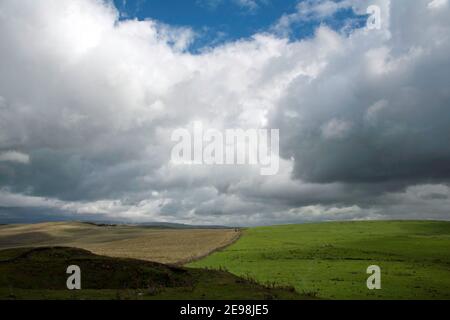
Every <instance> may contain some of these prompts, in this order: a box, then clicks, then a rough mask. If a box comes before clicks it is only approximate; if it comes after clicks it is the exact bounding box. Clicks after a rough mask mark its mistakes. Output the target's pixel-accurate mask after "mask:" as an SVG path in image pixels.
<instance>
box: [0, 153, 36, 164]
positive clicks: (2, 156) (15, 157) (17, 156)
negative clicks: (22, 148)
mask: <svg viewBox="0 0 450 320" xmlns="http://www.w3.org/2000/svg"><path fill="white" fill-rule="evenodd" d="M2 161H4V162H16V163H22V164H29V163H30V156H29V155H27V154H25V153H21V152H17V151H5V152H0V162H2Z"/></svg>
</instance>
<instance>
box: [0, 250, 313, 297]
mask: <svg viewBox="0 0 450 320" xmlns="http://www.w3.org/2000/svg"><path fill="white" fill-rule="evenodd" d="M73 264H75V265H78V266H80V268H81V285H82V290H80V291H69V290H67V289H66V279H67V277H68V275H67V274H66V272H65V271H66V268H67V266H69V265H73ZM301 298H304V297H302V296H300V295H299V294H297V293H296V292H295V291H294V290H291V289H288V288H286V289H283V288H267V287H263V286H261V285H258V284H256V283H254V282H252V281H247V280H244V279H242V278H238V277H236V276H234V275H232V274H230V273H228V272H225V271H215V270H199V269H190V268H179V267H173V266H167V265H163V264H159V263H154V262H148V261H141V260H135V259H120V258H111V257H105V256H98V255H94V254H92V253H90V252H88V251H85V250H81V249H75V248H34V249H27V248H23V249H10V250H3V251H0V299H301Z"/></svg>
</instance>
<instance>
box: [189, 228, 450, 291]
mask: <svg viewBox="0 0 450 320" xmlns="http://www.w3.org/2000/svg"><path fill="white" fill-rule="evenodd" d="M369 265H378V266H380V267H381V272H382V275H381V277H382V278H381V282H382V289H381V290H373V291H371V290H368V289H367V287H366V280H367V277H368V275H367V274H366V269H367V267H368V266H369ZM189 266H190V267H209V268H226V269H227V270H229V271H230V272H232V273H233V274H236V275H239V276H250V277H252V278H254V279H256V280H257V281H259V282H261V283H273V282H274V283H277V284H281V285H291V286H294V287H295V288H296V290H297V291H298V292H303V293H304V294H305V295H313V296H318V297H321V298H329V299H450V223H449V222H433V221H428V222H427V221H389V222H383V221H377V222H335V223H321V224H303V225H286V226H272V227H258V228H250V229H247V230H245V231H244V232H243V235H242V237H241V238H240V240H239V241H237V242H236V243H234V244H233V245H231V246H229V247H227V248H226V249H225V250H222V251H220V252H216V253H214V254H212V255H210V256H208V257H206V258H204V259H202V260H200V261H196V262H193V263H191V264H189Z"/></svg>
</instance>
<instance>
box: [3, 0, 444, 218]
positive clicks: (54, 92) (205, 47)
mask: <svg viewBox="0 0 450 320" xmlns="http://www.w3.org/2000/svg"><path fill="white" fill-rule="evenodd" d="M371 5H375V6H377V7H378V8H379V9H380V19H381V20H380V21H381V24H380V28H378V29H371V28H367V27H366V20H367V19H368V15H367V8H368V7H369V6H371ZM449 14H450V4H449V1H448V0H417V1H414V3H412V2H411V1H407V0H395V1H390V0H370V1H369V0H341V1H332V0H315V1H314V0H303V1H294V0H292V1H273V0H261V1H258V0H195V1H175V0H172V1H159V0H158V1H157V0H152V1H151V0H148V1H131V0H127V1H124V0H116V1H101V0H42V1H34V0H21V1H17V0H2V1H1V2H0V71H1V72H0V223H17V222H39V221H58V220H91V221H121V222H136V223H138V222H152V221H160V222H177V223H189V224H202V225H206V224H214V225H218V224H221V225H236V226H253V225H268V224H283V223H301V222H316V221H332V220H375V219H442V220H450V212H449V208H450V165H449V163H450V144H449V141H450V117H449V116H448V114H449V111H450V86H449V84H450V72H449V71H450V20H449V19H448V17H449ZM195 121H202V122H203V123H207V124H209V125H210V126H213V127H214V128H218V129H227V128H243V129H250V128H260V129H261V128H264V129H279V130H280V150H279V151H280V154H279V162H280V170H279V172H278V173H277V174H276V175H273V176H262V175H260V174H259V170H258V168H257V167H254V166H220V165H216V166H202V165H197V166H179V165H174V164H173V163H172V162H171V149H172V147H173V141H171V134H172V133H173V131H174V130H176V129H177V128H180V127H181V128H183V127H189V126H190V125H191V124H192V123H193V122H195Z"/></svg>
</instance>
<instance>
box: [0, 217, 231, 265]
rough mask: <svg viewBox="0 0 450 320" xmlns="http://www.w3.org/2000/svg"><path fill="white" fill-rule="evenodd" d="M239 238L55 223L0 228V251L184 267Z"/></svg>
mask: <svg viewBox="0 0 450 320" xmlns="http://www.w3.org/2000/svg"><path fill="white" fill-rule="evenodd" d="M239 236H240V231H239V230H235V229H162V228H151V227H140V226H126V225H120V226H96V225H92V224H87V223H80V222H56V223H40V224H26V225H25V224H24V225H5V226H0V250H1V249H7V248H18V247H48V246H67V247H76V248H82V249H86V250H89V251H91V252H93V253H95V254H99V255H106V256H111V257H120V258H136V259H142V260H148V261H156V262H161V263H169V264H184V263H187V262H189V261H193V260H196V259H199V258H202V257H204V256H206V255H208V254H210V253H212V252H214V251H215V250H218V249H220V248H223V247H225V246H227V245H229V244H231V243H233V242H234V241H236V240H237V239H238V238H239Z"/></svg>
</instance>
